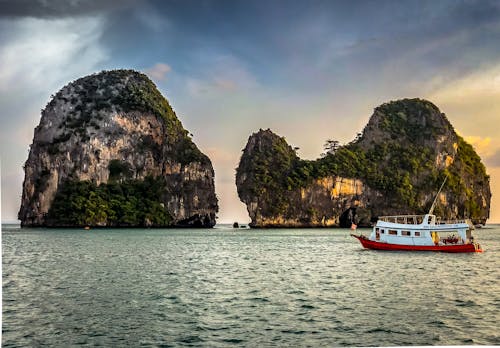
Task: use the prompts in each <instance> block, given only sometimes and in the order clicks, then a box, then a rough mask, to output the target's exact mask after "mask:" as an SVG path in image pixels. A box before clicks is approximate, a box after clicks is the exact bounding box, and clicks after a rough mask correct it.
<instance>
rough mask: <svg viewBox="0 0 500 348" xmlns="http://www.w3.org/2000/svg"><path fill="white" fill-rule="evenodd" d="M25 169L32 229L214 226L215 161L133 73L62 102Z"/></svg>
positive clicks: (24, 212) (57, 99)
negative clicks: (42, 227) (192, 139)
mask: <svg viewBox="0 0 500 348" xmlns="http://www.w3.org/2000/svg"><path fill="white" fill-rule="evenodd" d="M24 169H25V179H24V183H23V195H22V201H21V208H20V211H19V219H20V220H21V223H22V225H23V226H81V225H85V226H87V225H88V226H197V227H211V226H213V225H214V224H215V214H216V212H217V210H218V206H217V198H216V196H215V189H214V170H213V168H212V164H211V162H210V159H209V158H208V157H207V156H206V155H204V154H203V153H201V152H200V150H199V149H198V148H197V147H196V145H195V144H194V143H193V142H192V141H191V139H190V137H189V136H188V132H187V131H186V130H185V129H184V128H183V127H182V124H181V123H180V121H179V120H178V119H177V117H176V115H175V113H174V111H173V110H172V108H171V107H170V105H169V103H168V102H167V100H166V99H165V98H164V97H163V96H162V95H161V93H160V92H159V91H158V90H157V88H156V86H155V85H154V84H153V83H152V82H151V80H149V78H148V77H147V76H145V75H143V74H141V73H138V72H135V71H132V70H115V71H107V72H101V73H99V74H94V75H90V76H87V77H84V78H81V79H78V80H76V81H74V82H72V83H70V84H68V85H66V86H65V87H63V88H62V89H61V90H60V91H59V92H58V93H57V94H56V95H55V96H53V97H52V99H51V101H50V102H49V103H48V104H47V106H46V107H45V109H44V110H43V111H42V117H41V119H40V124H39V125H38V127H36V128H35V134H34V139H33V144H32V145H31V149H30V153H29V157H28V160H27V161H26V164H25V166H24ZM81 183H86V184H81ZM153 191H154V192H153Z"/></svg>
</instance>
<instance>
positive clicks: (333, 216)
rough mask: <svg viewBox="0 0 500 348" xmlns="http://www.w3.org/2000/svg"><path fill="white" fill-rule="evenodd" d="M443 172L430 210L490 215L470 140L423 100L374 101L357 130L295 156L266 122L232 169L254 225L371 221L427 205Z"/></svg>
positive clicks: (484, 178) (481, 219)
mask: <svg viewBox="0 0 500 348" xmlns="http://www.w3.org/2000/svg"><path fill="white" fill-rule="evenodd" d="M445 177H447V181H446V184H445V186H444V188H443V191H442V193H441V194H440V195H439V199H438V204H437V206H436V208H435V210H434V212H435V214H436V215H439V216H441V217H442V218H444V219H447V218H470V219H472V221H473V222H474V223H479V224H484V223H485V222H486V219H487V218H488V217H489V208H490V198H491V192H490V186H489V177H488V175H487V174H486V171H485V167H484V165H483V164H482V163H481V159H480V158H479V156H478V155H477V154H476V152H475V151H474V149H473V148H472V146H471V145H469V144H468V143H466V142H465V140H464V139H463V138H461V137H460V136H459V135H457V134H456V132H455V131H454V129H453V127H452V125H451V124H450V122H449V121H448V119H447V118H446V116H445V115H444V114H443V113H441V112H440V111H439V109H438V108H437V107H436V106H435V105H434V104H432V103H431V102H429V101H425V100H421V99H404V100H399V101H395V102H390V103H386V104H383V105H381V106H379V107H377V108H376V109H375V111H374V113H373V115H372V117H371V118H370V120H369V122H368V124H367V125H366V127H365V129H364V130H363V132H362V133H360V134H358V137H357V138H356V139H355V140H353V141H352V142H351V143H349V144H347V145H344V146H339V144H338V143H337V142H335V141H329V142H328V143H327V148H326V152H325V154H323V156H322V157H321V158H319V159H318V160H315V161H308V160H302V159H300V158H299V157H298V156H297V155H296V153H295V151H294V149H292V147H291V146H289V145H288V144H287V142H286V140H285V139H284V138H282V137H280V136H278V135H276V134H274V133H273V132H272V131H270V130H260V131H258V132H257V133H254V134H252V135H251V136H250V138H249V139H248V142H247V145H246V147H245V149H244V150H243V154H242V156H241V160H240V163H239V166H238V168H237V171H236V185H237V188H238V195H239V197H240V199H241V200H242V201H243V202H244V203H245V204H246V205H247V210H248V213H249V215H250V218H251V220H252V222H251V226H253V227H320V226H342V227H348V226H350V225H351V223H353V222H354V223H357V224H358V225H360V226H369V225H370V224H371V223H372V222H373V221H374V220H376V218H377V217H378V216H383V215H397V214H423V213H426V212H427V211H428V210H429V208H430V206H431V205H432V202H433V200H434V197H435V195H436V193H437V190H438V189H439V187H440V185H441V183H442V182H443V180H444V178H445Z"/></svg>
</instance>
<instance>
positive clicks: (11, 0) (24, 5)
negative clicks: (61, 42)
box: [0, 0, 137, 18]
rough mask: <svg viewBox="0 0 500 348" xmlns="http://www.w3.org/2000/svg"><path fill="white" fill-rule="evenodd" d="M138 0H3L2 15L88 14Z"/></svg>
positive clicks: (51, 16) (57, 15)
mask: <svg viewBox="0 0 500 348" xmlns="http://www.w3.org/2000/svg"><path fill="white" fill-rule="evenodd" d="M134 3H137V1H136V0H122V1H115V0H85V1H78V0H76V1H68V0H2V1H1V2H0V17H10V18H15V17H34V18H62V17H73V16H86V15H95V14H98V13H102V12H103V11H111V10H116V9H118V8H125V7H130V6H132V5H133V4H134Z"/></svg>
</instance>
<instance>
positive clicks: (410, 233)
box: [369, 214, 474, 245]
mask: <svg viewBox="0 0 500 348" xmlns="http://www.w3.org/2000/svg"><path fill="white" fill-rule="evenodd" d="M473 228H474V227H473V226H472V224H469V223H468V222H467V221H465V220H453V221H441V220H440V219H439V218H437V217H436V216H435V215H432V214H425V215H400V216H381V217H379V219H378V221H377V224H376V225H375V226H374V227H373V231H372V233H371V235H370V237H369V239H370V240H373V241H377V242H383V243H390V244H401V245H448V244H450V245H451V244H471V243H473V242H474V240H473V237H472V232H471V230H472V229H473Z"/></svg>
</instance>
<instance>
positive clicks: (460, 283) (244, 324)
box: [2, 226, 500, 347]
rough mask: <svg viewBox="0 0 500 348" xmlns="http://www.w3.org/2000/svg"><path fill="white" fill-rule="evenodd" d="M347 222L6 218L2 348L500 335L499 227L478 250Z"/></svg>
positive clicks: (395, 341)
mask: <svg viewBox="0 0 500 348" xmlns="http://www.w3.org/2000/svg"><path fill="white" fill-rule="evenodd" d="M349 232H350V231H348V230H343V229H293V230H292V229H279V230H274V229H264V230H248V229H245V230H244V229H239V230H234V229H231V228H214V229H208V230H177V229H168V230H155V229H150V230H139V229H129V230H91V231H83V230H46V229H23V230H21V229H19V228H17V227H13V226H4V228H3V234H2V242H3V250H2V252H3V254H2V257H3V277H2V280H3V303H2V305H3V307H2V312H3V319H2V321H3V322H2V332H3V335H2V347H28V346H29V347H33V346H41V345H48V346H59V347H67V346H78V345H83V346H95V345H101V346H108V347H111V346H114V347H116V346H163V347H177V346H209V347H211V346H215V347H224V346H248V347H256V346H258V347H269V346H313V347H317V346H393V345H397V346H401V345H474V344H481V345H499V344H500V336H499V330H498V327H499V325H500V314H499V313H500V281H499V279H500V258H499V255H500V226H489V227H487V228H484V229H481V230H476V240H477V241H479V242H480V243H481V244H482V246H483V248H484V249H485V250H486V251H485V252H484V253H481V254H455V255H454V254H444V253H425V252H383V251H370V250H364V249H362V248H361V246H360V244H359V243H358V241H356V240H355V239H353V238H352V237H350V236H349ZM364 232H365V233H368V230H365V231H364Z"/></svg>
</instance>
